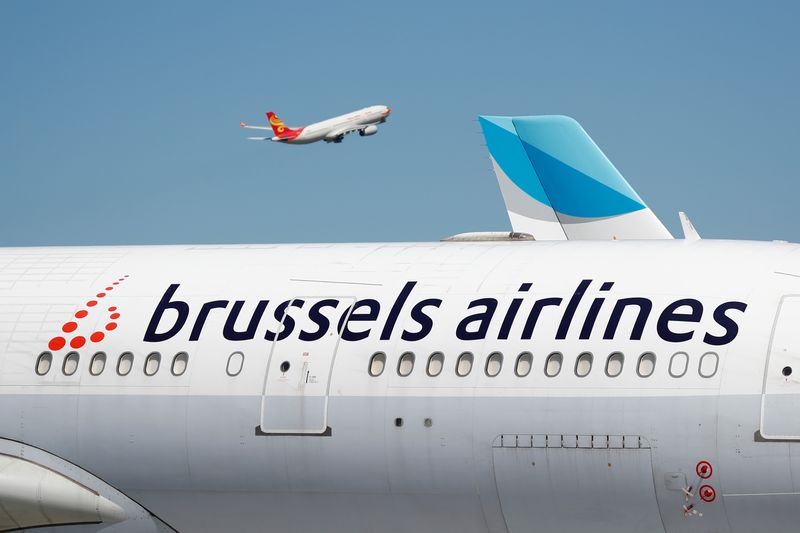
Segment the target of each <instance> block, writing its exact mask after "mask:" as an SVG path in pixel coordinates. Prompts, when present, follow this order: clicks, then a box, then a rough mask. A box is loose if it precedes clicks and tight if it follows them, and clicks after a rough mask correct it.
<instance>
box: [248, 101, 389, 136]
mask: <svg viewBox="0 0 800 533" xmlns="http://www.w3.org/2000/svg"><path fill="white" fill-rule="evenodd" d="M391 112H392V110H391V109H390V108H389V107H387V106H385V105H373V106H370V107H365V108H363V109H359V110H357V111H353V112H352V113H347V114H346V115H339V116H338V117H333V118H330V119H328V120H323V121H322V122H315V123H313V124H309V125H308V126H303V127H300V128H290V127H288V126H286V125H285V124H284V123H283V121H282V120H281V119H280V118H278V115H276V114H275V113H273V112H272V111H267V121H268V122H269V125H270V127H269V128H268V127H265V126H250V125H249V124H245V123H244V122H240V123H239V125H240V126H241V127H243V128H247V129H250V130H270V129H271V130H272V131H273V132H274V133H275V135H274V136H272V137H248V140H251V141H273V142H280V143H285V144H309V143H313V142H317V141H325V142H328V143H331V142H332V143H340V142H342V139H344V136H345V135H347V134H348V133H353V132H354V131H357V132H358V134H359V135H361V136H362V137H366V136H368V135H374V134H376V133H378V124H383V123H384V122H386V119H387V118H388V117H389V115H390V114H391Z"/></svg>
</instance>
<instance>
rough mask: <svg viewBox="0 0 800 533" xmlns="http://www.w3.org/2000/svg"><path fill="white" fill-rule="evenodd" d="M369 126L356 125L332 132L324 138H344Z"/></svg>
mask: <svg viewBox="0 0 800 533" xmlns="http://www.w3.org/2000/svg"><path fill="white" fill-rule="evenodd" d="M370 125H371V124H356V125H355V126H350V127H347V128H342V129H338V130H334V131H332V132H330V133H328V134H327V135H326V136H325V140H333V139H336V138H337V137H344V136H345V135H347V134H348V133H353V132H354V131H358V130H363V129H364V128H366V127H367V126H370Z"/></svg>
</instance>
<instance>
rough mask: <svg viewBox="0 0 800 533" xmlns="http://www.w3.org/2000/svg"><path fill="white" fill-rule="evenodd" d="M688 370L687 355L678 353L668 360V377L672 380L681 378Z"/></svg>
mask: <svg viewBox="0 0 800 533" xmlns="http://www.w3.org/2000/svg"><path fill="white" fill-rule="evenodd" d="M687 368H689V354H687V353H686V352H678V353H676V354H673V355H672V357H671V358H670V360H669V375H670V376H672V377H673V378H682V377H683V376H684V374H686V369H687Z"/></svg>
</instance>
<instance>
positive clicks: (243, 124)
mask: <svg viewBox="0 0 800 533" xmlns="http://www.w3.org/2000/svg"><path fill="white" fill-rule="evenodd" d="M239 126H241V127H243V128H245V129H248V130H269V131H272V128H267V127H266V126H251V125H249V124H245V123H244V122H240V123H239Z"/></svg>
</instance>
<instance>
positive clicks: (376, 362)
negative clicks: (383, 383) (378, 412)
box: [229, 352, 386, 378]
mask: <svg viewBox="0 0 800 533" xmlns="http://www.w3.org/2000/svg"><path fill="white" fill-rule="evenodd" d="M384 368H386V354H385V353H383V352H375V353H374V354H372V357H370V358H369V375H370V376H372V377H373V378H376V377H378V376H380V375H381V374H383V369H384ZM229 374H230V372H229Z"/></svg>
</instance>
